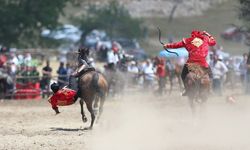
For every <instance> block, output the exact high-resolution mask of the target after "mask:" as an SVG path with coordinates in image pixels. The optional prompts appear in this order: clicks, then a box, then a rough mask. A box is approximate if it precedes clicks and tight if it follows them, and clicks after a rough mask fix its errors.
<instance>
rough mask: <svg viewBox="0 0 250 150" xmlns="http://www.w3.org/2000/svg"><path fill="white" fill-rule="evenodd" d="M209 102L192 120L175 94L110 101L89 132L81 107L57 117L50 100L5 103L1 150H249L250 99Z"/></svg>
mask: <svg viewBox="0 0 250 150" xmlns="http://www.w3.org/2000/svg"><path fill="white" fill-rule="evenodd" d="M225 97H226V96H222V97H210V99H209V101H208V102H207V105H206V107H202V109H201V110H202V111H197V114H196V115H192V113H191V110H190V107H189V105H188V100H187V98H184V97H181V96H180V95H179V93H177V92H175V93H173V94H172V95H168V94H166V95H164V96H155V95H154V94H153V92H152V91H143V92H129V91H126V92H125V93H124V96H122V97H115V98H108V99H107V101H106V103H105V105H104V112H103V116H102V117H101V118H100V120H99V121H98V123H96V124H95V125H94V128H93V130H90V131H85V130H83V129H84V127H87V126H88V125H89V123H90V116H89V113H88V111H87V110H86V109H85V113H86V115H87V117H88V123H86V124H83V122H82V120H81V115H80V106H79V104H78V103H76V104H74V105H71V106H68V107H60V111H61V114H59V115H55V114H54V112H53V110H52V109H51V106H50V105H49V103H48V102H47V101H46V100H41V101H14V100H13V101H8V100H6V101H2V102H0V118H1V123H0V128H1V130H0V149H18V150H22V149H24V150H27V149H32V150H33V149H36V150H39V149H41V150H44V149H48V150H50V149H60V150H61V149H65V150H71V149H74V150H78V149H79V150H80V149H81V150H82V149H84V150H249V149H250V129H249V128H250V109H249V108H250V103H249V100H250V98H249V96H243V95H238V96H235V99H236V103H235V104H229V103H226V99H225Z"/></svg>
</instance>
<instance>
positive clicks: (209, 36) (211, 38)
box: [203, 31, 216, 46]
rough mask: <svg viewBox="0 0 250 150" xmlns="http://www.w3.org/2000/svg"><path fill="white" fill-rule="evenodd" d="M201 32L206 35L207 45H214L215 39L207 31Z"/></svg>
mask: <svg viewBox="0 0 250 150" xmlns="http://www.w3.org/2000/svg"><path fill="white" fill-rule="evenodd" d="M203 34H205V35H206V36H208V45H209V46H214V45H215V44H216V40H215V39H214V37H213V36H212V35H210V34H209V33H208V32H207V31H203Z"/></svg>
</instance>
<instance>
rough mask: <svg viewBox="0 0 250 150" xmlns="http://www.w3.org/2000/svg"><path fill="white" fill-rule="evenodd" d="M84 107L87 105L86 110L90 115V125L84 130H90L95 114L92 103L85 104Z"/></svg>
mask: <svg viewBox="0 0 250 150" xmlns="http://www.w3.org/2000/svg"><path fill="white" fill-rule="evenodd" d="M86 105H87V109H88V111H89V113H90V115H91V124H90V126H89V128H86V129H92V128H93V124H94V121H95V113H94V110H93V106H92V101H91V102H90V103H86Z"/></svg>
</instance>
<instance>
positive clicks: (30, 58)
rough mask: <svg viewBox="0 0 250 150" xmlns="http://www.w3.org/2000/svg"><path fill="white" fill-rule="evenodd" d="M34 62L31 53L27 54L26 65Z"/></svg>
mask: <svg viewBox="0 0 250 150" xmlns="http://www.w3.org/2000/svg"><path fill="white" fill-rule="evenodd" d="M31 60H32V57H31V54H30V53H26V55H25V57H24V63H25V64H26V65H28V64H29V63H30V62H31Z"/></svg>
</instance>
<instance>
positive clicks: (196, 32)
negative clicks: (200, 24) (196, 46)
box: [191, 30, 203, 37]
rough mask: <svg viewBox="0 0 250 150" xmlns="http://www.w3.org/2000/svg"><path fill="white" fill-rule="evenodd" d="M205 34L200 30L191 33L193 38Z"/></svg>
mask: <svg viewBox="0 0 250 150" xmlns="http://www.w3.org/2000/svg"><path fill="white" fill-rule="evenodd" d="M202 34H203V32H202V31H199V30H193V31H192V32H191V37H197V36H201V35H202Z"/></svg>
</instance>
